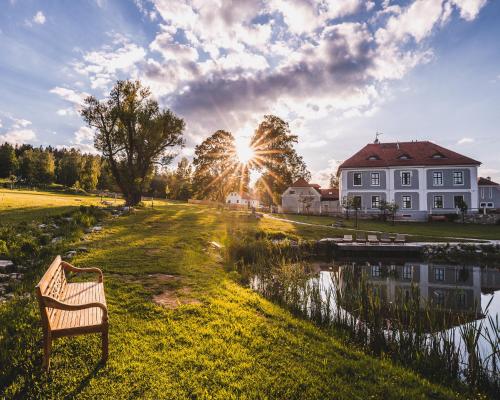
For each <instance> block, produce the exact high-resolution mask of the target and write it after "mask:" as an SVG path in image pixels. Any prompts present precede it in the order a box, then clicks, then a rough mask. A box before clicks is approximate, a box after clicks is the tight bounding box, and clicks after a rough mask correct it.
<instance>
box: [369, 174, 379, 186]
mask: <svg viewBox="0 0 500 400" xmlns="http://www.w3.org/2000/svg"><path fill="white" fill-rule="evenodd" d="M374 177H376V178H375V179H376V180H377V182H378V183H373V178H374ZM370 183H371V185H372V186H380V172H372V173H371V174H370Z"/></svg>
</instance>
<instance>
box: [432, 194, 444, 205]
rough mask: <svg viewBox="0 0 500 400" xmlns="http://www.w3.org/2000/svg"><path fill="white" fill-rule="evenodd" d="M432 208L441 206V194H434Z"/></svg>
mask: <svg viewBox="0 0 500 400" xmlns="http://www.w3.org/2000/svg"><path fill="white" fill-rule="evenodd" d="M434 208H443V196H434Z"/></svg>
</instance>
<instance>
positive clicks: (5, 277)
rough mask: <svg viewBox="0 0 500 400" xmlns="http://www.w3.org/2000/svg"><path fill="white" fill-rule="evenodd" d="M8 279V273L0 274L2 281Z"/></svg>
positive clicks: (0, 280)
mask: <svg viewBox="0 0 500 400" xmlns="http://www.w3.org/2000/svg"><path fill="white" fill-rule="evenodd" d="M8 279H9V275H8V274H0V282H5V281H6V280H8Z"/></svg>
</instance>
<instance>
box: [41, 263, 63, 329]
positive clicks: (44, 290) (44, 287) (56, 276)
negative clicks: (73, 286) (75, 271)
mask: <svg viewBox="0 0 500 400" xmlns="http://www.w3.org/2000/svg"><path fill="white" fill-rule="evenodd" d="M66 283H67V282H66V275H65V273H64V268H63V266H62V260H61V256H57V257H56V258H55V259H54V261H52V264H50V267H49V268H48V269H47V271H46V272H45V274H44V275H43V276H42V279H40V282H38V285H36V295H37V298H38V302H39V305H40V312H41V314H42V319H43V320H44V323H48V321H49V320H50V317H51V316H52V312H53V310H52V309H51V308H46V307H45V303H44V301H43V296H49V297H52V298H54V299H56V300H58V299H60V298H61V296H62V294H63V292H64V289H65V288H66Z"/></svg>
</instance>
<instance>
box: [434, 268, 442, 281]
mask: <svg viewBox="0 0 500 400" xmlns="http://www.w3.org/2000/svg"><path fill="white" fill-rule="evenodd" d="M434 279H435V280H436V281H444V268H434Z"/></svg>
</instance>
